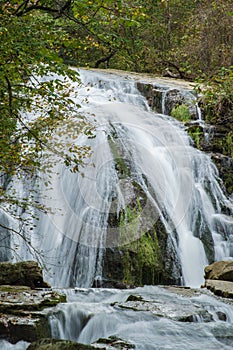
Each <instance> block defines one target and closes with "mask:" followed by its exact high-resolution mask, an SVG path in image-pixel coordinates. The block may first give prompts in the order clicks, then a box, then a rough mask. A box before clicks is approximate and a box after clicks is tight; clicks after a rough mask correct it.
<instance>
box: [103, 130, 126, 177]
mask: <svg viewBox="0 0 233 350" xmlns="http://www.w3.org/2000/svg"><path fill="white" fill-rule="evenodd" d="M108 143H109V146H110V148H111V151H112V154H113V158H114V161H115V166H116V170H117V172H118V174H119V176H124V177H127V176H130V169H129V167H128V166H127V164H126V162H125V159H124V157H123V155H122V154H121V151H120V149H119V148H118V146H117V143H116V142H115V139H114V135H113V137H108Z"/></svg>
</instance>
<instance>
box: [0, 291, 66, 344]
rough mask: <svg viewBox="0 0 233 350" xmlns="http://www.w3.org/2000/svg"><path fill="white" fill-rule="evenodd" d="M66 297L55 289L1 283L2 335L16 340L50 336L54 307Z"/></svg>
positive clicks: (0, 320)
mask: <svg viewBox="0 0 233 350" xmlns="http://www.w3.org/2000/svg"><path fill="white" fill-rule="evenodd" d="M65 299H66V298H65V296H64V295H60V294H58V293H55V292H52V291H42V290H40V291H39V290H37V291H36V290H30V288H29V287H20V286H17V287H13V286H0V338H1V339H6V340H8V341H9V342H11V343H16V342H18V341H20V340H25V341H28V342H32V341H34V340H37V339H40V338H42V337H50V336H51V334H50V327H49V324H48V315H49V312H50V307H52V306H55V305H57V304H58V303H59V302H64V301H65Z"/></svg>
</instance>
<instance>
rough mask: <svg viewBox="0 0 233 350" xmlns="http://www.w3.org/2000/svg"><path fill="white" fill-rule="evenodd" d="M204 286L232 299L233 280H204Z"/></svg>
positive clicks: (216, 293)
mask: <svg viewBox="0 0 233 350" xmlns="http://www.w3.org/2000/svg"><path fill="white" fill-rule="evenodd" d="M205 287H206V288H207V289H209V290H210V291H211V292H213V293H214V294H215V295H218V296H220V297H223V298H230V299H233V282H229V281H221V280H206V281H205Z"/></svg>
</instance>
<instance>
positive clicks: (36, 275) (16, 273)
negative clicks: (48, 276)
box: [0, 261, 50, 288]
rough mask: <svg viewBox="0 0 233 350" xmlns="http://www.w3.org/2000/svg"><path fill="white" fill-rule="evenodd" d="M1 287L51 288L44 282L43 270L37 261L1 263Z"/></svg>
mask: <svg viewBox="0 0 233 350" xmlns="http://www.w3.org/2000/svg"><path fill="white" fill-rule="evenodd" d="M0 285H15V286H29V287H30V288H49V287H50V286H49V285H48V283H46V282H45V281H44V280H43V275H42V269H41V268H40V267H39V266H38V263H37V262H36V261H22V262H18V263H15V264H12V263H10V262H1V263H0Z"/></svg>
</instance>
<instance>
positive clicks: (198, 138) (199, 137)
mask: <svg viewBox="0 0 233 350" xmlns="http://www.w3.org/2000/svg"><path fill="white" fill-rule="evenodd" d="M188 134H189V136H190V137H191V138H192V140H193V141H194V142H195V145H196V147H197V148H198V149H201V145H202V142H203V139H204V133H203V129H202V127H200V126H197V125H192V126H191V127H189V128H188Z"/></svg>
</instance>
